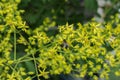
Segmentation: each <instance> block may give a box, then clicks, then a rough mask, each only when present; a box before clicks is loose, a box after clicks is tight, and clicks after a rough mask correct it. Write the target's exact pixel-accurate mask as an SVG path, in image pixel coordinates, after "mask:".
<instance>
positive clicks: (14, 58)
mask: <svg viewBox="0 0 120 80" xmlns="http://www.w3.org/2000/svg"><path fill="white" fill-rule="evenodd" d="M14 61H16V29H15V30H14Z"/></svg>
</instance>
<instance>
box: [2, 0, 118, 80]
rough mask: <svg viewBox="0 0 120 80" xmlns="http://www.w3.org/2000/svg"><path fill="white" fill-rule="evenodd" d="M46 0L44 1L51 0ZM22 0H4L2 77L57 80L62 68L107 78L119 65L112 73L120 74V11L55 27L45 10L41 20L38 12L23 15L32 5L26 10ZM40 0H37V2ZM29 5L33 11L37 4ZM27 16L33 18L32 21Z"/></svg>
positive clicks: (8, 79)
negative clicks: (107, 18)
mask: <svg viewBox="0 0 120 80" xmlns="http://www.w3.org/2000/svg"><path fill="white" fill-rule="evenodd" d="M30 1H32V0H24V1H23V2H24V4H23V5H22V4H21V5H22V7H24V6H27V5H28V2H30ZM41 1H42V2H41V4H46V3H47V2H51V1H50V0H41ZM65 1H66V3H67V0H65ZM70 1H71V2H72V0H70ZM93 1H94V0H93ZM20 2H21V1H20V0H0V74H1V75H0V80H34V79H37V80H45V79H50V78H51V77H54V78H53V79H55V80H57V78H55V76H58V75H60V74H64V75H68V74H71V75H73V76H75V77H80V78H86V77H87V78H91V79H93V80H98V79H99V78H104V79H105V80H108V79H109V72H111V69H112V68H115V70H114V71H113V73H115V75H116V76H120V69H119V67H120V14H119V13H118V14H115V15H114V16H111V17H110V18H109V21H104V23H99V22H96V21H95V20H94V19H92V20H91V21H89V22H86V23H84V24H81V23H77V25H74V24H71V25H69V24H68V23H66V24H65V25H60V26H58V27H54V26H56V24H57V21H54V20H51V18H50V17H46V16H45V17H44V16H43V18H41V21H40V22H36V21H39V20H37V18H38V19H39V17H38V16H37V17H35V16H33V15H31V16H29V17H28V18H29V19H28V18H26V19H27V20H26V19H25V18H24V19H23V18H22V17H21V15H22V16H25V17H27V15H26V13H27V10H26V13H25V14H24V10H19V8H18V6H20V5H19V4H20ZM56 3H57V2H56ZM63 3H64V2H63ZM75 3H76V4H77V0H75ZM37 4H38V3H37V2H35V3H34V6H37ZM51 4H52V2H51ZM45 7H46V6H45ZM61 7H63V6H61ZM69 7H70V6H66V8H69ZM86 7H88V6H86ZM47 8H48V7H47ZM92 8H93V7H91V9H92ZM30 9H31V11H32V12H34V10H36V9H33V10H32V8H30ZM73 10H74V9H73ZM59 11H60V10H58V13H60V12H59ZM52 12H53V13H54V9H53V10H52ZM63 12H64V11H63ZM73 12H74V11H73ZM28 13H29V11H28ZM35 13H39V12H35ZM58 13H56V15H58ZM30 14H31V13H30ZM46 15H47V14H46ZM50 15H52V14H50ZM54 15H55V14H54ZM59 15H61V13H60V14H59ZM33 17H34V19H33ZM30 18H32V19H30ZM35 18H36V19H35ZM74 18H76V17H74ZM65 19H67V18H65ZM25 20H26V21H25ZM32 20H33V21H32ZM27 21H29V22H30V23H33V24H30V26H29V24H28V23H27ZM65 21H66V20H64V22H65ZM73 21H74V20H73ZM37 23H42V24H37ZM60 23H61V22H60ZM34 24H36V25H34ZM61 24H62V23H61ZM33 25H34V26H37V25H39V26H38V27H34V26H33ZM31 26H33V27H31ZM52 28H53V29H55V31H56V33H55V34H51V33H52V32H49V31H50V29H52ZM95 74H97V75H95Z"/></svg>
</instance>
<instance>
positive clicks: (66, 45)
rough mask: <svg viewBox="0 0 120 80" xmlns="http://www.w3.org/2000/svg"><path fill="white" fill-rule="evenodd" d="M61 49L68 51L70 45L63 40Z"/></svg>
mask: <svg viewBox="0 0 120 80" xmlns="http://www.w3.org/2000/svg"><path fill="white" fill-rule="evenodd" d="M61 47H62V48H66V49H67V48H68V47H69V45H68V43H67V41H66V40H65V39H64V40H63V43H62V45H61Z"/></svg>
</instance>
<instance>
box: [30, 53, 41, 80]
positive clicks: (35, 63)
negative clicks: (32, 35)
mask: <svg viewBox="0 0 120 80" xmlns="http://www.w3.org/2000/svg"><path fill="white" fill-rule="evenodd" d="M32 56H33V59H34V65H35V71H36V76H37V79H38V80H40V79H39V75H38V69H37V62H36V60H35V56H34V54H32Z"/></svg>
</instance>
